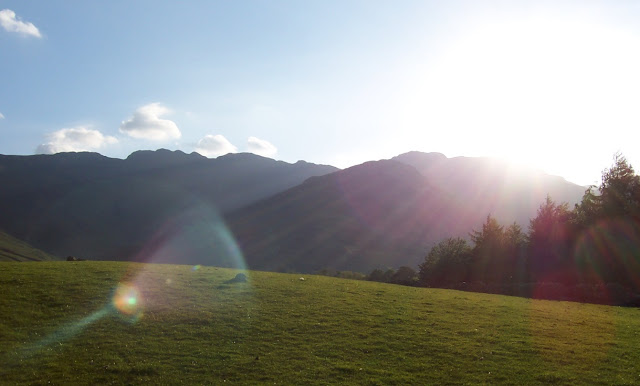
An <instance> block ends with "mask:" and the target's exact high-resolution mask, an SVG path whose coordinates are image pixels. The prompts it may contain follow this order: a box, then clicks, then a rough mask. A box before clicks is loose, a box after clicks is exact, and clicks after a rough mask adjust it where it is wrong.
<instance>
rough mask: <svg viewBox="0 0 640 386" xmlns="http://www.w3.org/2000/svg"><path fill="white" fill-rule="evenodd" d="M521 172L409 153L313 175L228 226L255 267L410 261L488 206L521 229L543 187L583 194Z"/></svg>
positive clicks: (566, 196)
mask: <svg viewBox="0 0 640 386" xmlns="http://www.w3.org/2000/svg"><path fill="white" fill-rule="evenodd" d="M521 173H522V174H512V173H511V171H510V170H509V169H508V167H506V165H504V164H500V163H496V162H495V161H491V160H487V159H482V158H478V159H473V158H472V159H463V160H458V159H451V160H449V159H447V158H446V157H444V156H443V155H439V154H435V153H432V154H423V153H412V154H408V155H402V156H399V157H396V158H395V159H393V160H383V161H376V162H368V163H365V164H362V165H358V166H354V167H352V168H349V169H346V170H342V171H339V172H336V173H333V174H330V175H325V176H322V177H314V178H311V179H309V180H307V181H306V182H305V183H304V184H302V185H300V186H297V187H295V188H292V189H290V190H288V191H286V192H283V193H280V194H278V195H276V196H274V197H271V198H268V199H266V200H263V201H260V202H258V203H256V204H253V205H250V206H249V207H247V208H244V209H241V210H239V211H236V212H234V213H232V214H231V215H229V216H228V223H229V226H230V228H231V230H232V231H233V233H234V234H235V236H236V237H237V239H238V242H239V244H240V246H241V247H242V249H243V251H244V253H245V257H246V259H247V262H248V264H249V266H250V267H252V268H255V269H265V270H298V271H307V272H313V271H316V270H320V269H325V268H327V269H337V270H357V271H369V270H371V269H372V268H374V267H384V266H392V267H398V266H401V265H410V266H414V267H415V266H417V265H418V264H419V263H420V262H421V261H422V260H423V258H424V256H425V254H426V253H427V252H428V250H429V248H430V247H431V246H432V245H433V244H434V243H436V242H438V241H440V240H442V239H444V238H446V237H453V236H462V237H467V236H468V234H469V232H470V231H471V230H472V229H474V228H477V227H479V226H480V225H481V224H482V222H483V221H484V220H485V219H486V216H487V215H488V214H490V213H491V214H493V215H494V216H496V217H497V218H498V219H500V220H501V221H503V222H504V223H505V224H509V223H512V222H514V221H517V222H519V223H520V224H521V225H522V226H523V229H525V230H526V229H527V226H528V221H529V219H530V218H533V217H534V216H535V214H536V211H537V209H538V207H539V205H540V204H541V203H542V202H543V200H544V198H545V197H546V195H547V193H549V194H551V195H552V196H553V197H554V198H556V199H558V200H567V201H569V202H570V203H575V202H577V201H578V200H579V199H580V197H581V196H582V193H583V191H584V188H583V187H580V186H577V185H574V184H570V183H568V182H566V181H564V180H563V179H561V178H558V177H553V176H547V175H543V174H528V173H530V172H526V171H522V172H521Z"/></svg>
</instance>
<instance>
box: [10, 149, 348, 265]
mask: <svg viewBox="0 0 640 386" xmlns="http://www.w3.org/2000/svg"><path fill="white" fill-rule="evenodd" d="M335 170H337V169H336V168H334V167H331V166H323V165H314V164H310V163H306V162H303V161H300V162H297V163H295V164H289V163H286V162H282V161H275V160H272V159H269V158H264V157H260V156H257V155H253V154H249V153H243V154H228V155H226V156H222V157H218V158H216V159H208V158H205V157H203V156H201V155H199V154H197V153H192V154H185V153H182V152H180V151H173V152H172V151H168V150H162V149H161V150H158V151H138V152H135V153H133V154H131V155H130V156H129V157H128V158H127V159H125V160H121V159H114V158H108V157H104V156H102V155H100V154H97V153H60V154H55V155H34V156H2V155H0V186H2V189H0V213H2V216H0V229H4V230H5V231H7V232H9V233H11V234H13V235H15V236H16V237H18V238H20V239H22V240H25V241H26V242H28V243H30V244H32V245H34V246H36V247H38V248H41V249H43V250H45V251H47V252H49V253H53V254H56V255H60V256H66V255H74V256H77V257H81V258H89V259H109V260H114V259H115V260H133V259H136V258H138V257H137V256H138V255H139V253H141V251H142V250H143V249H144V248H145V246H146V244H147V243H148V242H149V241H150V240H151V239H153V238H154V237H156V236H157V232H159V231H160V230H161V229H163V227H167V226H170V225H171V224H173V223H175V222H176V218H177V217H181V218H182V219H183V217H184V214H185V213H187V212H197V211H206V212H207V213H212V214H217V213H224V212H227V211H230V210H234V209H237V208H240V207H243V206H246V205H248V204H250V203H252V202H255V201H258V200H260V199H263V198H266V197H269V196H271V195H273V194H275V193H278V192H281V191H283V190H286V189H288V188H291V187H293V186H296V185H298V184H300V183H301V182H303V181H304V180H306V179H307V178H309V177H312V176H317V175H322V174H326V173H331V172H333V171H335ZM212 216H213V215H212ZM183 220H184V219H183ZM181 221H182V220H181ZM194 221H199V220H194ZM204 221H206V219H205V220H204ZM209 221H211V220H209ZM184 262H186V263H195V262H197V261H196V260H192V261H189V259H187V260H185V261H184Z"/></svg>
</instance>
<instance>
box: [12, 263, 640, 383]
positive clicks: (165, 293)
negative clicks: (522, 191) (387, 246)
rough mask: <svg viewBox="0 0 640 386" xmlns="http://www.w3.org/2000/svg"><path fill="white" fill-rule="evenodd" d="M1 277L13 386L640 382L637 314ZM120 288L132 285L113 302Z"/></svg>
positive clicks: (171, 277)
mask: <svg viewBox="0 0 640 386" xmlns="http://www.w3.org/2000/svg"><path fill="white" fill-rule="evenodd" d="M1 268H2V269H0V291H1V292H2V293H3V296H2V297H0V314H1V315H3V317H2V318H0V359H2V363H3V365H2V366H0V376H1V377H2V382H3V383H7V384H47V383H52V384H111V383H115V384H142V383H145V384H177V383H185V384H208V383H211V384H222V383H233V384H267V383H269V384H272V383H278V384H283V383H284V384H327V383H339V384H385V385H388V384H496V383H499V384H547V383H556V384H634V383H636V382H637V379H638V374H640V348H639V347H638V345H637V344H636V341H637V339H636V336H637V331H638V330H639V329H640V319H638V317H637V313H638V311H637V310H635V309H624V308H619V307H607V306H597V305H589V304H577V303H568V302H550V301H539V300H529V299H522V298H514V297H507V296H497V295H487V294H477V293H465V292H458V291H450V290H438V289H426V288H411V287H402V286H394V285H388V284H380V283H372V282H362V281H352V280H343V279H334V278H328V277H320V276H304V279H305V280H300V275H286V274H275V273H266V272H246V273H247V275H248V276H249V281H248V282H247V283H229V280H230V279H231V278H233V277H234V276H235V275H236V272H237V271H233V270H226V269H217V268H212V267H201V268H199V269H195V268H194V267H191V266H176V265H155V264H131V263H117V262H71V263H70V262H55V263H48V262H44V263H39V264H17V263H6V264H3V265H2V266H1ZM196 268H197V267H196ZM63 283H64V284H63ZM118 283H131V284H133V286H132V287H129V288H130V289H129V290H127V291H123V290H122V289H121V290H118V291H115V292H114V289H115V288H116V286H117V285H118ZM121 288H122V287H121ZM131 288H133V290H132V289H131ZM114 294H116V295H117V296H116V297H115V299H113V297H112V295H114Z"/></svg>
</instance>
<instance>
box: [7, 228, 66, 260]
mask: <svg viewBox="0 0 640 386" xmlns="http://www.w3.org/2000/svg"><path fill="white" fill-rule="evenodd" d="M46 260H60V259H59V258H57V257H55V256H52V255H49V254H48V253H46V252H43V251H41V250H39V249H37V248H34V247H32V246H31V245H29V244H27V243H25V242H24V241H20V240H18V239H16V238H15V237H12V236H9V235H8V234H6V233H4V232H1V231H0V262H5V261H46Z"/></svg>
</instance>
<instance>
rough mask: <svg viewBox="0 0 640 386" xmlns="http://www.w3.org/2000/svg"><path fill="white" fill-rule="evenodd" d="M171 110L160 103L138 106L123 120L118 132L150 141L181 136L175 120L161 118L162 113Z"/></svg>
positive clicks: (166, 139)
mask: <svg viewBox="0 0 640 386" xmlns="http://www.w3.org/2000/svg"><path fill="white" fill-rule="evenodd" d="M170 112H171V110H169V109H168V108H166V107H165V106H163V105H162V104H160V103H150V104H148V105H144V106H142V107H140V108H138V109H137V110H136V111H135V112H134V113H133V116H132V117H131V118H130V119H129V120H127V121H123V122H122V124H121V125H120V132H121V133H124V134H127V135H128V136H130V137H133V138H138V139H147V140H151V141H168V140H172V139H178V138H180V137H181V136H182V133H181V132H180V129H178V126H177V125H176V123H175V122H173V121H171V120H169V119H161V118H160V117H161V116H162V115H165V114H168V113H170Z"/></svg>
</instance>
